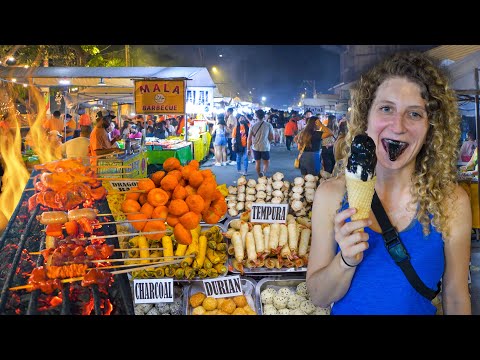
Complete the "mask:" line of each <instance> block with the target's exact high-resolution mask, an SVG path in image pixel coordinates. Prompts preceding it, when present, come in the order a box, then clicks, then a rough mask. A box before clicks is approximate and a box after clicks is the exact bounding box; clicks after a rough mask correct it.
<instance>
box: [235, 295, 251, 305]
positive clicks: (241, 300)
mask: <svg viewBox="0 0 480 360" xmlns="http://www.w3.org/2000/svg"><path fill="white" fill-rule="evenodd" d="M233 302H234V303H235V305H237V307H241V308H243V307H244V306H247V305H248V302H247V298H246V297H245V295H238V296H234V297H233Z"/></svg>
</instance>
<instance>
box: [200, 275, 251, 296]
mask: <svg viewBox="0 0 480 360" xmlns="http://www.w3.org/2000/svg"><path fill="white" fill-rule="evenodd" d="M203 287H204V288H205V295H207V296H211V297H214V298H224V297H229V296H239V295H243V291H242V283H241V282H240V276H238V275H234V276H225V277H219V278H214V279H204V280H203Z"/></svg>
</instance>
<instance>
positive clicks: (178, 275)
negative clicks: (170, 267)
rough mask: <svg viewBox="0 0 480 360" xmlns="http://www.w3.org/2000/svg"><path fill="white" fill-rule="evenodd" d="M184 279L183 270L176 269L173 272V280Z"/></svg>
mask: <svg viewBox="0 0 480 360" xmlns="http://www.w3.org/2000/svg"><path fill="white" fill-rule="evenodd" d="M184 277H185V270H184V269H183V268H181V267H180V268H178V269H177V270H175V279H178V280H181V279H183V278H184Z"/></svg>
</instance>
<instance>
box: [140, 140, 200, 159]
mask: <svg viewBox="0 0 480 360" xmlns="http://www.w3.org/2000/svg"><path fill="white" fill-rule="evenodd" d="M145 148H146V153H147V158H148V164H149V165H150V164H154V165H161V164H163V163H164V162H165V160H167V159H168V158H170V157H174V158H177V159H178V160H180V163H181V164H182V165H186V164H187V163H188V162H189V161H190V160H192V142H191V141H185V140H183V139H182V138H180V137H175V136H172V137H169V138H168V139H158V138H155V137H148V138H146V142H145Z"/></svg>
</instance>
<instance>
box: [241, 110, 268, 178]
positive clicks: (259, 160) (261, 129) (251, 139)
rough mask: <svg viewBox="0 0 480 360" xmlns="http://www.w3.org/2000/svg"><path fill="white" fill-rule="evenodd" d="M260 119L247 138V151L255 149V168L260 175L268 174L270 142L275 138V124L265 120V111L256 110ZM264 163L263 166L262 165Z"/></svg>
mask: <svg viewBox="0 0 480 360" xmlns="http://www.w3.org/2000/svg"><path fill="white" fill-rule="evenodd" d="M255 115H256V116H257V119H258V121H257V122H256V123H255V125H253V126H252V127H251V128H250V131H249V132H248V139H247V152H248V153H250V150H253V157H254V158H255V169H256V170H257V174H258V177H262V176H264V175H266V173H267V170H268V166H269V165H270V142H271V141H272V140H273V126H272V124H270V123H269V122H266V121H265V119H264V118H265V111H263V110H262V109H259V110H257V111H255ZM261 164H263V167H261Z"/></svg>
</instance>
